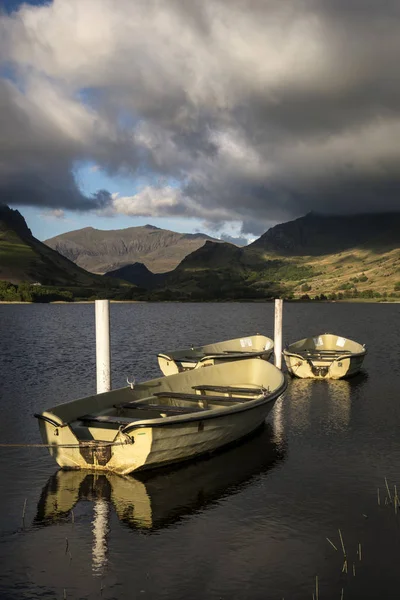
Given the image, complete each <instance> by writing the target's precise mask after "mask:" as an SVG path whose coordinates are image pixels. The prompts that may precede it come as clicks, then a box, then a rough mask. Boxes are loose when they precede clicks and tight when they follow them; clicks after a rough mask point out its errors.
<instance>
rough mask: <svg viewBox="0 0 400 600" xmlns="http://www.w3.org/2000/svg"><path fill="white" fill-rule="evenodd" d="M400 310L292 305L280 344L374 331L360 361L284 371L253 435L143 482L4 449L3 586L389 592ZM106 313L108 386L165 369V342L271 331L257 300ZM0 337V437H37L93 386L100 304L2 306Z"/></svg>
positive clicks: (394, 552) (103, 593) (0, 513)
mask: <svg viewBox="0 0 400 600" xmlns="http://www.w3.org/2000/svg"><path fill="white" fill-rule="evenodd" d="M399 316H400V304H307V303H304V304H286V305H285V306H284V341H285V342H291V341H295V340H297V339H300V338H302V337H305V336H308V335H310V334H311V335H312V334H317V333H321V332H326V331H330V332H334V333H337V334H339V335H342V336H345V337H349V338H351V339H354V340H357V341H359V342H361V343H366V344H367V347H368V349H369V354H368V355H367V357H366V359H365V362H364V371H363V373H361V374H360V375H358V376H356V377H355V378H353V379H351V380H348V381H336V382H335V381H332V382H327V381H310V380H291V381H290V382H289V386H288V389H287V392H286V393H285V395H284V397H282V399H281V400H279V401H278V402H277V404H276V405H275V408H274V411H273V413H272V414H271V415H270V417H269V418H268V421H267V425H266V427H265V428H264V429H262V430H261V431H259V432H258V433H257V434H256V435H254V436H253V437H251V438H250V439H248V440H247V441H245V442H243V443H241V444H238V445H237V446H235V447H233V448H231V449H229V450H226V451H223V452H219V453H218V454H216V455H214V456H212V457H208V458H207V459H202V460H197V461H196V462H191V463H187V464H185V465H182V466H180V467H179V468H175V469H168V470H165V471H159V472H158V473H157V474H155V475H152V476H151V475H150V476H147V477H146V478H145V479H144V480H139V479H135V478H134V477H131V478H128V479H123V478H119V477H118V476H105V475H101V476H100V475H99V476H97V477H94V476H92V475H87V474H85V473H84V472H62V471H59V470H58V469H57V466H56V464H55V463H54V462H53V460H52V459H51V457H50V456H49V454H48V452H47V450H46V449H43V448H29V449H26V448H4V447H2V448H0V471H1V479H0V481H1V493H0V598H1V599H2V600H3V599H4V600H8V599H13V600H14V599H15V600H21V599H29V600H31V599H36V598H41V599H43V598H49V599H50V598H51V599H53V598H59V599H62V598H68V599H69V598H71V599H72V598H74V599H78V598H80V599H83V598H85V599H86V598H88V599H89V598H93V599H94V598H103V599H104V600H111V599H125V598H126V599H133V598H140V599H144V600H145V599H146V598H150V599H158V598H160V599H167V598H168V599H169V598H173V599H181V598H182V599H191V600H197V599H203V598H207V599H208V598H210V599H224V600H225V599H231V598H232V599H238V600H239V599H261V598H262V599H264V600H265V599H277V600H280V599H282V598H286V599H302V598H304V599H311V598H312V596H313V593H314V595H315V596H316V597H319V598H320V599H321V600H324V599H331V598H332V599H337V600H339V599H340V598H341V597H343V598H344V599H345V600H347V599H351V598H352V599H358V598H362V599H364V600H365V599H370V598H371V599H376V598H397V597H398V595H399V590H400V569H399V568H398V562H399V558H400V552H399V550H400V524H399V520H400V515H399V514H395V508H394V505H393V504H391V503H390V500H387V496H388V492H387V491H386V490H385V477H386V479H387V482H388V486H389V491H390V494H391V497H392V499H393V497H394V494H395V488H394V486H395V485H397V486H398V489H399V491H400V394H399V379H400V335H399ZM111 320H112V355H113V356H112V360H113V363H112V364H113V387H121V386H123V385H125V381H126V377H129V378H132V377H135V378H136V379H137V380H139V381H140V380H145V379H149V378H152V377H157V376H159V374H160V373H159V370H158V366H157V362H156V353H157V352H158V351H162V350H164V351H165V350H171V349H175V348H178V347H182V346H183V347H184V346H189V345H190V344H195V345H198V344H203V343H210V342H213V341H218V340H223V339H229V338H233V337H239V336H246V335H249V334H253V333H256V332H260V333H264V334H266V335H270V336H271V337H273V336H272V333H273V332H272V328H273V305H272V304H263V303H260V304H253V303H252V304H250V303H249V304H247V303H243V304H239V303H234V304H221V303H216V304H175V303H163V304H145V303H143V304H114V305H112V307H111ZM0 340H1V341H0V344H1V348H0V350H1V353H0V373H1V379H0V402H1V419H0V433H1V438H0V443H3V444H4V443H7V442H9V443H13V442H18V443H26V444H29V443H31V444H32V443H40V442H41V439H40V437H39V431H38V425H37V421H36V419H34V418H33V416H32V415H33V413H34V412H40V411H42V410H43V409H44V408H46V407H47V406H51V405H54V404H56V403H58V402H63V401H65V400H68V399H74V398H77V397H80V396H84V395H88V394H90V393H93V392H94V391H95V353H94V306H93V305H90V304H75V305H47V306H46V305H15V306H12V305H1V306H0ZM378 488H379V494H380V504H378V496H377V493H378V492H377V490H378ZM385 502H386V504H385ZM23 513H25V514H24V518H22V516H23ZM339 529H340V530H341V533H342V537H343V542H344V546H345V552H346V558H347V572H346V569H345V570H344V572H342V571H343V564H344V556H343V551H342V547H341V541H340V537H339V532H338V530H339ZM327 538H329V539H330V540H331V542H332V543H333V544H334V545H335V546H336V547H337V550H335V548H334V547H333V546H332V545H331V544H330V542H329V541H328V540H327ZM359 545H360V547H361V556H360V552H359ZM360 559H361V560H360ZM316 577H317V578H318V593H316V590H315V587H316ZM342 589H343V592H342ZM342 594H343V596H342Z"/></svg>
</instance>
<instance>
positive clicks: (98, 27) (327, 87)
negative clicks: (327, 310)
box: [0, 0, 400, 235]
mask: <svg viewBox="0 0 400 600" xmlns="http://www.w3.org/2000/svg"><path fill="white" fill-rule="evenodd" d="M399 26H400V5H399V3H398V2H397V0H396V1H394V0H388V1H387V2H385V3H378V2H375V1H374V2H372V0H351V2H348V1H347V2H345V1H344V0H287V1H286V2H282V1H281V0H280V1H278V0H247V1H246V0H229V1H228V0H225V1H222V0H219V1H218V0H201V1H200V0H198V1H197V0H193V1H192V2H187V1H185V0H170V1H169V2H159V1H158V0H146V1H145V2H144V1H142V0H140V1H139V0H118V2H115V0H54V1H53V3H52V4H48V5H45V6H41V7H33V6H28V5H24V6H23V7H22V8H20V10H19V11H17V12H15V13H12V14H11V15H3V16H2V17H0V60H1V63H0V73H1V74H2V79H0V131H1V134H0V197H1V199H2V200H3V201H5V202H9V203H19V204H21V203H24V204H31V205H38V206H42V207H46V208H48V209H75V210H92V209H96V210H102V211H103V212H106V214H107V213H108V214H115V213H122V214H127V215H132V216H139V215H140V216H175V215H179V216H188V217H197V218H201V219H204V220H207V221H211V222H212V221H214V222H215V223H223V222H226V221H239V222H241V223H242V224H243V225H242V232H243V233H250V234H255V235H257V234H258V233H259V232H260V231H261V232H262V231H263V230H265V228H266V225H267V224H271V223H275V222H279V221H283V220H287V219H289V218H292V217H296V216H300V215H302V214H304V213H306V212H309V211H310V210H314V211H317V212H324V213H333V214H338V213H348V212H353V213H355V212H368V211H383V210H399V209H400V201H399V197H400V196H399V192H400V144H399V142H398V140H399V139H400V79H399V77H398V75H397V71H398V61H399V58H400V36H399V35H398V31H399ZM89 162H94V163H95V164H96V165H99V166H100V167H101V168H102V169H104V170H105V171H106V172H107V173H109V174H117V173H123V174H124V175H127V174H129V175H130V176H131V177H132V182H134V181H135V180H138V179H139V178H140V181H142V182H143V181H145V183H144V184H143V185H142V187H141V188H140V189H139V191H136V192H135V193H132V195H129V196H119V195H118V194H110V193H108V192H107V191H102V192H100V193H98V194H95V195H94V196H92V197H87V196H85V195H84V194H83V193H82V191H81V189H80V187H79V186H78V183H77V181H76V178H75V176H74V173H76V169H77V168H78V167H79V165H82V164H86V163H89ZM132 189H133V190H134V189H135V188H134V186H133V187H132Z"/></svg>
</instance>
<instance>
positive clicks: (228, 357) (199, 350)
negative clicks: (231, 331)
mask: <svg viewBox="0 0 400 600" xmlns="http://www.w3.org/2000/svg"><path fill="white" fill-rule="evenodd" d="M273 348H274V342H273V340H271V338H269V337H266V336H265V335H260V334H256V335H251V336H248V337H242V338H235V339H233V340H226V341H224V342H216V343H214V344H206V345H205V346H191V347H190V348H183V349H181V350H173V351H171V352H165V353H160V354H158V355H157V359H158V364H159V367H160V369H161V371H162V372H163V373H164V375H172V374H174V373H181V372H182V371H190V370H191V369H197V368H199V367H205V366H209V365H217V364H219V363H221V362H227V361H232V360H242V359H244V358H245V359H248V358H256V357H258V358H263V359H264V360H268V359H269V357H270V356H271V354H272V351H273Z"/></svg>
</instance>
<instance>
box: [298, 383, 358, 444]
mask: <svg viewBox="0 0 400 600" xmlns="http://www.w3.org/2000/svg"><path fill="white" fill-rule="evenodd" d="M367 380H368V374H367V373H365V372H364V371H361V372H360V373H358V374H357V375H354V376H353V377H351V378H349V379H337V380H329V381H327V380H321V381H315V380H313V379H294V380H293V381H291V383H290V386H289V390H288V393H289V394H290V397H291V404H290V426H291V427H294V428H296V429H298V430H303V431H304V432H305V431H306V430H309V429H312V428H315V427H316V426H317V427H321V416H322V417H323V421H324V423H325V425H326V427H328V428H329V429H330V430H331V431H332V432H333V431H345V430H346V429H348V427H349V425H350V419H351V407H352V402H353V401H355V400H357V399H358V398H359V397H360V395H362V388H363V386H364V385H365V384H366V382H367Z"/></svg>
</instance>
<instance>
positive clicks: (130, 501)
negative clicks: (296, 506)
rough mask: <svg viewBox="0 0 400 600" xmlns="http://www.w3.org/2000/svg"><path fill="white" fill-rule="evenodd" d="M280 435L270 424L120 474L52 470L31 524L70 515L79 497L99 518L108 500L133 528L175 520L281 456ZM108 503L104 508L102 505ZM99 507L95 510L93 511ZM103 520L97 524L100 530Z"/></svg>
mask: <svg viewBox="0 0 400 600" xmlns="http://www.w3.org/2000/svg"><path fill="white" fill-rule="evenodd" d="M284 456H285V448H284V445H283V444H282V441H281V440H279V441H278V442H277V441H276V440H275V437H274V431H273V429H272V427H271V426H270V425H265V426H264V427H262V428H261V429H260V430H258V431H257V432H256V433H255V434H253V435H252V436H251V438H248V439H246V440H244V441H243V442H242V443H240V444H237V445H235V446H234V447H231V448H229V449H226V450H224V451H220V452H219V453H217V454H213V455H212V456H211V457H209V458H203V459H200V460H198V461H196V462H190V463H187V464H183V465H181V466H179V467H177V468H174V469H172V468H170V469H168V470H166V469H163V470H160V471H154V472H152V473H149V474H148V475H146V476H145V475H144V474H143V475H142V476H141V478H140V479H139V478H138V477H137V476H136V477H133V476H121V475H115V474H113V473H107V472H102V473H99V472H87V471H86V472H85V471H82V470H79V471H62V470H60V471H57V472H56V473H55V474H54V475H52V476H51V477H50V479H49V480H48V482H47V484H46V486H45V487H44V488H43V491H42V495H41V498H40V501H39V503H38V507H37V514H36V517H35V525H36V526H42V525H52V524H55V523H58V522H62V521H64V520H66V519H70V518H71V516H70V513H71V510H72V509H73V508H74V506H75V505H76V504H77V503H78V502H80V501H83V500H87V501H90V502H94V504H95V507H96V509H97V512H100V515H98V514H96V511H95V520H94V523H93V528H94V530H95V529H96V518H97V519H98V520H100V521H102V520H103V521H107V520H108V519H106V518H105V515H106V512H107V509H109V505H110V504H112V506H113V507H114V509H115V512H116V514H117V516H118V518H119V520H120V521H121V522H122V523H124V524H125V525H127V526H128V527H130V528H133V529H140V530H144V531H146V530H147V531H149V532H151V531H152V530H156V529H159V528H163V527H167V526H168V525H171V524H172V523H176V522H177V521H179V520H180V519H181V518H182V517H184V516H186V515H188V514H191V513H193V512H195V511H198V510H200V509H203V508H205V507H206V506H207V505H209V504H210V503H213V502H216V501H218V500H219V499H220V498H222V497H224V496H227V495H230V494H232V493H237V492H239V491H240V490H241V489H242V488H243V487H244V486H247V485H249V484H250V483H251V481H252V480H253V479H254V478H255V477H257V476H259V475H261V474H266V473H267V472H268V471H269V470H271V469H273V467H274V466H275V465H276V464H277V463H279V462H281V461H282V460H283V459H284ZM105 504H108V508H107V507H106V506H105ZM99 507H100V508H101V510H100V511H99ZM105 528H106V524H105V523H104V524H103V525H100V526H99V529H100V530H105Z"/></svg>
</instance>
